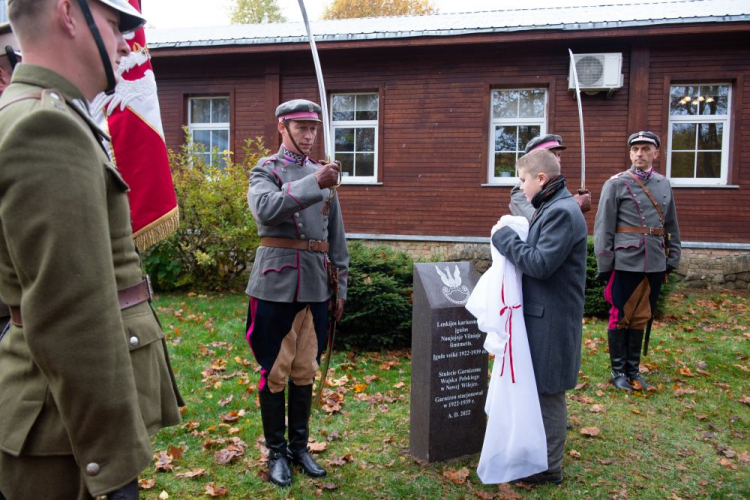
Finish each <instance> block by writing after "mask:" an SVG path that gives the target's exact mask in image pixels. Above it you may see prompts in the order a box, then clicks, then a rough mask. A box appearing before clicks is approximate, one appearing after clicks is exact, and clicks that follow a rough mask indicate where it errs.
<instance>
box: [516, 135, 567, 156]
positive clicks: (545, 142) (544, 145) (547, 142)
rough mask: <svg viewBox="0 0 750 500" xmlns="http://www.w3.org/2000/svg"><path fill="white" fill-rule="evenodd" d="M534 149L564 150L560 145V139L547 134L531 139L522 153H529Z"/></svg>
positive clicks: (557, 136)
mask: <svg viewBox="0 0 750 500" xmlns="http://www.w3.org/2000/svg"><path fill="white" fill-rule="evenodd" d="M535 149H566V147H565V146H563V145H562V137H560V136H559V135H555V134H547V135H540V136H539V137H534V138H533V139H531V140H530V141H529V143H528V144H526V148H525V149H524V151H523V152H524V153H529V152H531V151H534V150H535Z"/></svg>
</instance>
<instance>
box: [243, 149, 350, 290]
mask: <svg viewBox="0 0 750 500" xmlns="http://www.w3.org/2000/svg"><path fill="white" fill-rule="evenodd" d="M318 168H320V165H319V164H318V163H315V162H313V161H311V160H310V159H308V160H307V161H306V162H305V164H304V166H301V165H299V164H297V163H295V162H294V159H293V158H290V157H289V156H286V155H285V154H284V148H283V147H282V148H281V149H280V150H279V152H278V153H277V154H275V155H273V156H270V157H268V158H262V159H261V160H260V161H259V162H258V165H257V166H256V167H255V168H253V170H252V171H251V172H250V187H249V188H248V192H247V201H248V204H249V205H250V210H251V211H252V213H253V216H254V217H255V221H256V223H257V225H258V236H260V237H261V238H262V237H264V236H269V237H273V238H288V239H293V240H304V241H309V240H315V241H327V242H328V244H329V245H330V248H329V250H328V256H329V258H330V259H331V262H332V263H333V265H334V266H335V267H337V268H338V269H339V295H338V298H340V299H346V285H347V281H348V277H349V251H348V250H347V247H346V234H345V233H344V220H343V218H342V216H341V206H340V205H339V199H338V195H336V196H334V197H333V199H332V200H331V206H330V210H329V213H328V215H324V214H322V213H321V210H322V209H323V204H324V201H325V200H326V199H327V198H328V194H329V190H328V189H321V188H320V187H319V186H318V181H317V180H316V179H315V175H314V174H315V171H316V170H317V169H318ZM245 293H247V294H248V295H250V296H251V297H255V298H258V299H262V300H269V301H273V302H295V301H297V302H323V301H325V300H327V299H328V298H329V297H330V296H331V294H332V293H333V292H332V291H331V289H330V287H329V286H328V273H327V271H326V262H325V254H323V253H320V252H310V251H306V250H304V251H303V250H293V249H288V248H271V247H264V246H261V247H259V248H258V253H257V254H256V255H255V262H254V264H253V270H252V272H251V273H250V281H249V282H248V285H247V289H246V290H245Z"/></svg>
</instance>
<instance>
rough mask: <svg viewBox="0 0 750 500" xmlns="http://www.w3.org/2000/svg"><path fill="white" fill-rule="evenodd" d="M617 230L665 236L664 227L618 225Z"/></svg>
mask: <svg viewBox="0 0 750 500" xmlns="http://www.w3.org/2000/svg"><path fill="white" fill-rule="evenodd" d="M617 232H618V233H638V234H651V235H653V236H664V228H663V227H642V226H617Z"/></svg>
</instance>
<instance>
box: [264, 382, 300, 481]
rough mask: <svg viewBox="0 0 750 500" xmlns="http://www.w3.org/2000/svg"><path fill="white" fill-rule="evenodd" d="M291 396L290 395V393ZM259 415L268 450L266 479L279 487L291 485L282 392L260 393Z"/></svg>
mask: <svg viewBox="0 0 750 500" xmlns="http://www.w3.org/2000/svg"><path fill="white" fill-rule="evenodd" d="M290 396H291V393H290ZM258 398H259V399H260V415H261V418H262V420H263V435H264V436H265V438H266V447H267V448H268V478H269V479H270V480H271V482H272V483H274V484H278V485H279V486H289V485H290V484H292V471H291V470H290V469H289V459H288V457H287V447H286V439H285V438H284V433H285V431H286V424H285V423H284V402H285V400H284V391H281V392H277V393H276V394H273V393H272V392H270V391H260V393H258Z"/></svg>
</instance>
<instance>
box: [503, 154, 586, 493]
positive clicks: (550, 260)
mask: <svg viewBox="0 0 750 500" xmlns="http://www.w3.org/2000/svg"><path fill="white" fill-rule="evenodd" d="M518 172H519V177H520V179H521V182H522V189H523V191H524V194H525V195H526V198H527V199H528V200H529V201H530V202H531V204H532V205H533V206H534V208H535V212H534V214H533V216H532V217H531V222H530V226H529V236H528V238H527V240H526V241H525V242H524V241H523V240H521V238H519V236H518V234H517V233H516V232H515V231H513V230H512V229H511V228H509V227H504V228H501V229H500V230H499V231H497V232H495V234H494V235H493V236H492V244H493V245H495V247H496V248H497V249H498V250H499V251H500V253H501V254H503V255H504V256H505V257H506V258H507V259H508V260H509V261H510V262H512V263H513V264H514V265H515V266H516V268H517V269H518V270H520V271H521V272H522V273H523V279H522V284H523V312H524V321H525V323H526V330H527V334H528V337H529V349H530V350H531V361H532V364H533V365H534V375H535V378H536V386H537V391H538V392H539V404H540V406H541V410H542V419H543V421H544V431H545V434H546V435H547V464H548V469H547V470H546V471H545V472H541V473H539V474H535V475H533V476H530V477H528V478H525V479H522V480H521V481H524V482H528V483H555V484H559V483H561V482H562V461H563V454H564V451H565V430H566V429H565V426H566V421H567V409H566V405H565V391H566V390H568V389H572V388H573V387H575V385H576V383H577V381H578V369H579V367H580V362H581V333H582V320H583V299H584V290H585V284H586V246H587V242H586V238H587V235H588V229H587V227H586V220H585V219H584V218H583V214H582V213H581V209H580V208H579V207H578V204H577V203H576V202H575V200H574V199H573V196H571V194H570V193H569V192H568V190H567V189H565V178H564V177H563V176H562V175H560V163H559V162H558V161H557V158H555V155H554V154H553V153H552V152H550V151H548V150H546V149H539V150H536V151H532V152H531V153H529V154H527V155H526V156H524V157H522V158H521V159H520V160H518Z"/></svg>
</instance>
